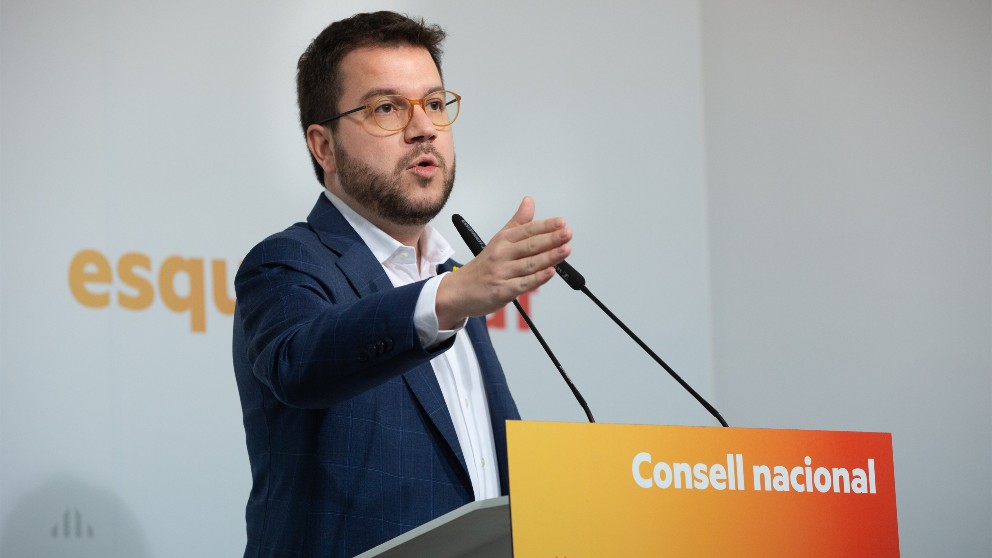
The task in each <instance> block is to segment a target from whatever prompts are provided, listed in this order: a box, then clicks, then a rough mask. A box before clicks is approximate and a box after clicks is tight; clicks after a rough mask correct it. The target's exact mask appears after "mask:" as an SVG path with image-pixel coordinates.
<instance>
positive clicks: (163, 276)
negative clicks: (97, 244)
mask: <svg viewBox="0 0 992 558" xmlns="http://www.w3.org/2000/svg"><path fill="white" fill-rule="evenodd" d="M114 269H115V268H114V267H112V266H111V263H110V260H109V259H108V258H107V257H106V256H104V255H103V254H101V253H100V252H99V251H97V250H92V249H87V250H81V251H80V252H79V253H77V254H76V255H75V256H73V258H72V261H71V262H69V291H70V292H71V293H72V296H73V297H75V299H76V300H77V301H79V303H80V304H82V305H83V306H87V307H89V308H106V307H108V306H110V301H111V292H112V291H115V290H116V295H117V296H116V301H117V304H119V305H120V306H121V308H126V309H128V310H146V309H148V308H150V307H151V306H152V304H153V303H154V302H155V290H156V286H157V287H158V291H159V294H160V295H161V297H162V304H164V305H165V307H166V308H168V309H169V310H172V311H173V312H185V313H188V314H189V321H190V330H191V331H193V332H196V333H201V332H204V331H206V330H207V302H206V288H205V283H206V280H207V277H206V270H205V264H204V260H203V258H184V257H182V256H170V257H168V258H166V259H165V260H164V261H163V262H162V265H161V266H160V267H159V269H158V274H157V275H156V274H155V273H154V272H153V266H152V260H151V258H149V257H148V256H147V255H145V254H141V253H139V252H128V253H126V254H123V255H121V257H120V258H119V259H118V260H117V267H116V271H117V275H116V283H115V276H114ZM227 277H228V271H227V262H226V261H225V260H222V259H214V260H211V261H210V278H211V279H212V281H213V285H212V290H211V293H212V295H213V296H212V300H213V303H214V306H215V307H216V308H217V311H218V312H220V313H221V314H223V315H226V316H231V315H233V314H234V306H235V299H234V297H233V296H231V295H232V294H233V293H231V292H230V291H231V289H230V287H229V286H228V281H227ZM156 281H157V283H156Z"/></svg>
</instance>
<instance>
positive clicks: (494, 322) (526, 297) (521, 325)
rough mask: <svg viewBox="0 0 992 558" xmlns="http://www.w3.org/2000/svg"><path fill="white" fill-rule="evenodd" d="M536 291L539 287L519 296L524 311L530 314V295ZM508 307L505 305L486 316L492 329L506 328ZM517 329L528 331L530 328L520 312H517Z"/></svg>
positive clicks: (518, 299)
mask: <svg viewBox="0 0 992 558" xmlns="http://www.w3.org/2000/svg"><path fill="white" fill-rule="evenodd" d="M536 293H537V289H534V290H533V291H530V292H527V293H524V294H522V295H520V296H518V297H517V302H519V303H520V306H521V307H523V309H524V312H527V314H528V315H529V314H530V295H532V294H536ZM507 306H509V305H507ZM506 308H507V307H506V306H504V307H502V308H500V309H499V310H497V311H495V312H493V313H492V314H489V315H488V316H486V325H487V326H489V328H490V329H506ZM517 329H519V330H521V331H527V330H528V329H530V328H528V327H527V322H526V321H524V317H523V316H522V315H521V314H520V313H517Z"/></svg>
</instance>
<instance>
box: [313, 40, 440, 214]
mask: <svg viewBox="0 0 992 558" xmlns="http://www.w3.org/2000/svg"><path fill="white" fill-rule="evenodd" d="M339 71H340V72H341V78H342V80H341V81H342V85H343V88H342V95H341V100H340V103H339V106H338V107H336V110H337V111H338V112H342V111H346V110H350V109H352V108H355V107H357V106H361V105H363V104H365V103H368V102H371V101H373V100H375V98H377V97H379V96H381V95H386V94H396V95H403V96H405V97H408V98H410V99H420V98H422V97H424V96H425V95H427V94H428V93H430V92H432V91H437V90H440V89H443V86H442V84H441V76H440V75H439V74H438V71H437V67H436V66H435V65H434V60H433V59H432V58H431V56H430V54H429V53H428V52H427V50H426V49H423V48H420V47H411V46H399V47H375V48H364V49H359V50H355V51H352V52H351V53H349V54H347V55H345V57H344V58H343V59H342V60H341V65H340V70H339ZM334 161H335V172H334V173H333V175H332V176H331V177H330V178H331V181H330V183H329V186H330V188H331V191H332V192H333V193H334V194H335V195H337V196H339V197H340V198H342V199H343V200H344V201H345V202H346V203H348V205H350V206H352V207H353V208H354V209H355V210H356V211H358V212H359V213H361V214H363V215H365V217H366V218H369V219H370V220H371V221H373V222H376V223H377V224H379V225H380V226H382V225H385V224H386V223H392V224H394V225H401V226H422V225H424V224H426V223H427V222H428V221H430V220H431V219H433V218H434V216H436V215H437V213H438V212H440V211H441V209H442V208H443V207H444V204H445V202H446V201H447V199H448V196H449V194H450V193H451V189H452V186H453V185H454V180H455V152H454V144H453V142H452V138H451V129H450V127H444V128H438V127H436V126H434V124H433V123H431V121H430V119H429V118H428V117H427V115H426V114H425V113H424V111H423V110H422V108H421V107H419V106H418V107H413V118H412V120H411V121H410V124H409V125H408V126H407V127H406V129H404V130H400V131H398V132H387V131H386V130H383V129H381V128H379V127H377V126H376V124H375V122H374V121H373V120H372V117H371V116H370V115H369V114H368V111H359V112H357V113H355V114H353V115H349V116H346V117H344V118H341V119H340V121H339V122H338V127H337V130H335V132H334Z"/></svg>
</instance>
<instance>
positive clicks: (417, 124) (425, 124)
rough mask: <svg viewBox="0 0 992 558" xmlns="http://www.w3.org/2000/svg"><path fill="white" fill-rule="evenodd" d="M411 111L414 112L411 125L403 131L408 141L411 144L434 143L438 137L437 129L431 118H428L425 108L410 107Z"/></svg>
mask: <svg viewBox="0 0 992 558" xmlns="http://www.w3.org/2000/svg"><path fill="white" fill-rule="evenodd" d="M410 110H412V111H413V113H412V115H411V117H410V124H409V125H407V127H406V129H405V130H403V133H404V135H405V137H406V141H407V142H409V143H417V142H422V141H434V138H436V137H437V127H436V126H434V123H433V122H431V119H430V117H429V116H427V113H426V112H425V111H424V107H422V106H420V105H414V106H412V107H410Z"/></svg>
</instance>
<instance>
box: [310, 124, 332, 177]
mask: <svg viewBox="0 0 992 558" xmlns="http://www.w3.org/2000/svg"><path fill="white" fill-rule="evenodd" d="M307 147H308V148H310V153H311V154H312V155H313V158H314V159H316V160H317V163H318V164H319V165H320V167H321V168H322V169H324V176H325V177H329V176H330V175H332V174H334V173H335V172H337V165H336V164H335V163H334V133H333V132H331V128H330V127H329V126H321V125H320V124H311V125H309V126H307Z"/></svg>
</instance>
